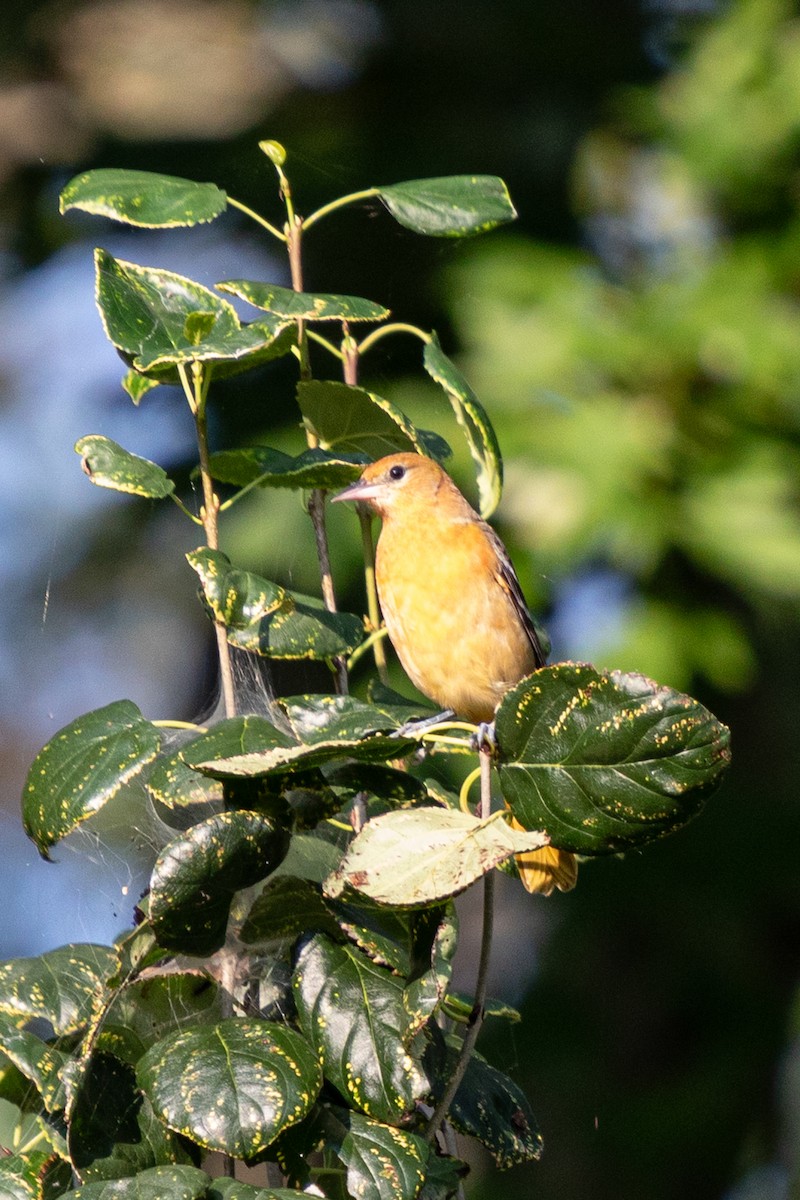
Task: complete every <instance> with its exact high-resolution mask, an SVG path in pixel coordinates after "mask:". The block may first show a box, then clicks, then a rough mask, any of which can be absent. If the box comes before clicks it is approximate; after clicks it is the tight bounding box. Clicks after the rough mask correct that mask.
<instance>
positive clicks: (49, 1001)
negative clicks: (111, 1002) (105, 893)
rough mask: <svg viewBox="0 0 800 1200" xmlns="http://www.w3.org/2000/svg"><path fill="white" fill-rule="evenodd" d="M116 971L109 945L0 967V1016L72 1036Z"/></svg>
mask: <svg viewBox="0 0 800 1200" xmlns="http://www.w3.org/2000/svg"><path fill="white" fill-rule="evenodd" d="M116 967H117V955H116V953H115V951H114V950H112V949H111V948H110V947H109V946H96V945H93V944H91V943H88V942H87V943H75V944H72V945H69V946H62V947H61V948H60V949H58V950H49V951H47V952H46V953H45V954H41V955H39V956H38V957H37V958H11V959H8V960H7V961H6V962H3V963H0V1012H3V1013H8V1014H9V1015H10V1016H15V1017H23V1018H24V1019H25V1020H26V1021H28V1020H32V1019H33V1018H34V1017H42V1018H44V1019H45V1020H47V1021H49V1022H50V1024H51V1025H52V1026H53V1030H54V1032H55V1033H56V1034H59V1035H63V1034H67V1033H75V1032H76V1031H77V1030H79V1029H82V1028H83V1027H84V1025H85V1024H86V1023H87V1022H88V1020H89V1018H90V1017H91V1014H92V1010H93V1007H94V1004H95V1002H96V1000H97V997H98V994H102V992H103V989H104V988H105V985H106V981H107V980H108V979H109V977H110V976H111V975H113V974H114V971H115V970H116Z"/></svg>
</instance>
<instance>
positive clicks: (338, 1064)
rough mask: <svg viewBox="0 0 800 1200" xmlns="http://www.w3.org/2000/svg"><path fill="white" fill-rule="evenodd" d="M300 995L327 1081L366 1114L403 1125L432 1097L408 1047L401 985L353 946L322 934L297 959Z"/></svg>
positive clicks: (305, 1025) (296, 979)
mask: <svg viewBox="0 0 800 1200" xmlns="http://www.w3.org/2000/svg"><path fill="white" fill-rule="evenodd" d="M294 992H295V1001H296V1003H297V1011H298V1016H299V1018H300V1027H301V1028H302V1029H303V1030H304V1031H305V1033H306V1034H307V1036H308V1038H309V1039H310V1041H311V1042H312V1044H313V1045H314V1046H315V1047H316V1049H317V1053H318V1054H319V1056H320V1059H321V1060H322V1069H323V1073H324V1075H325V1078H326V1079H327V1080H329V1082H330V1083H332V1084H333V1085H334V1087H336V1088H338V1090H339V1091H340V1092H341V1094H342V1095H343V1096H346V1097H347V1098H348V1100H349V1101H350V1102H351V1103H352V1104H354V1105H355V1106H356V1107H358V1108H360V1109H361V1110H362V1111H363V1112H364V1113H366V1114H367V1116H371V1117H374V1118H375V1119H376V1120H378V1121H385V1122H386V1123H388V1124H390V1125H397V1124H400V1123H401V1122H402V1121H403V1120H404V1119H405V1118H406V1117H407V1116H408V1115H409V1114H410V1113H411V1112H412V1111H413V1110H414V1107H415V1105H416V1103H417V1101H418V1100H422V1099H424V1098H425V1097H426V1096H427V1095H428V1094H429V1092H430V1085H429V1083H428V1080H427V1078H426V1076H425V1074H424V1072H423V1070H422V1066H421V1064H420V1062H419V1060H418V1059H417V1057H416V1056H415V1055H414V1052H413V1049H412V1048H411V1047H410V1045H409V1044H408V1043H409V1042H410V1040H411V1036H412V1033H413V1029H412V1025H411V1022H410V1021H409V1018H408V1015H407V1013H406V1011H405V1009H404V1007H403V984H402V981H401V980H399V979H398V978H397V977H396V976H394V975H392V974H391V973H390V972H389V971H387V970H385V969H384V968H383V967H379V966H377V965H376V964H375V963H374V962H372V961H371V960H370V959H369V958H367V957H366V956H365V955H363V954H361V952H360V951H359V950H357V949H356V948H355V947H354V946H351V945H348V944H344V945H340V944H338V943H335V942H332V941H331V940H330V939H329V938H327V937H325V935H324V934H320V933H318V934H315V935H314V936H313V937H311V938H310V939H309V940H308V941H307V942H306V944H305V945H304V946H303V948H302V950H301V951H300V954H299V955H298V958H297V963H296V966H295V972H294Z"/></svg>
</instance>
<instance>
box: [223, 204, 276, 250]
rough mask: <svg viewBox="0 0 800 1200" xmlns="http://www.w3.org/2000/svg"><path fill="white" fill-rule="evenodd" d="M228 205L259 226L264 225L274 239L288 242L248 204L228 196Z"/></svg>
mask: <svg viewBox="0 0 800 1200" xmlns="http://www.w3.org/2000/svg"><path fill="white" fill-rule="evenodd" d="M228 204H230V206H231V208H238V209H239V212H243V213H244V214H245V215H246V216H248V217H250V219H251V220H252V221H257V222H258V224H259V225H262V226H263V227H264V229H266V230H267V232H268V233H271V234H272V236H273V237H276V238H278V240H279V241H281V242H285V241H286V235H285V234H283V233H281V231H280V229H276V227H275V226H274V225H271V224H270V222H269V221H268V220H267V219H266V218H265V217H262V216H260V215H259V213H257V212H254V211H253V209H252V208H248V207H247V205H246V204H242V202H241V201H240V200H234V198H233V196H228Z"/></svg>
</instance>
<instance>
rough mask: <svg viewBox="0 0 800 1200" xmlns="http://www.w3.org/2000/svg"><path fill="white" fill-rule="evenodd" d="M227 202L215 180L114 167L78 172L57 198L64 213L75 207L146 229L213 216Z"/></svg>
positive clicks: (211, 217)
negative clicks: (208, 181) (198, 180)
mask: <svg viewBox="0 0 800 1200" xmlns="http://www.w3.org/2000/svg"><path fill="white" fill-rule="evenodd" d="M227 206H228V198H227V196H226V195H225V193H224V192H223V191H222V190H221V189H220V188H218V187H217V186H216V184H214V183H194V182H193V181H192V180H191V179H178V178H177V177H176V176H174V175H157V174H154V173H151V172H150V171H127V170H121V169H119V168H116V167H111V168H109V167H100V168H98V169H97V170H95V171H86V172H84V174H82V175H76V176H75V178H74V179H71V180H70V181H69V183H68V184H67V186H66V187H65V188H64V190H63V191H62V193H61V196H60V199H59V211H60V212H62V213H65V212H68V211H69V210H70V209H71V208H79V209H82V210H83V212H89V213H97V214H98V215H99V216H101V217H112V218H113V219H114V220H116V221H124V222H125V224H126V225H138V226H142V227H144V228H146V229H156V228H171V227H174V226H176V225H198V224H201V223H203V222H206V221H213V220H214V218H215V217H218V216H219V214H220V213H222V212H224V211H225V209H226V208H227Z"/></svg>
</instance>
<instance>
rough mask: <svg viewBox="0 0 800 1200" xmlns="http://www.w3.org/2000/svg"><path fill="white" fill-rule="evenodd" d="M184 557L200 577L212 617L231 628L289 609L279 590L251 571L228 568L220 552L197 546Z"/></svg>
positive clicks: (281, 589)
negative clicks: (196, 548)
mask: <svg viewBox="0 0 800 1200" xmlns="http://www.w3.org/2000/svg"><path fill="white" fill-rule="evenodd" d="M186 558H187V561H188V563H189V566H190V567H191V568H192V570H194V571H196V572H197V574H198V576H199V577H200V584H201V586H202V589H203V596H204V597H205V601H206V604H208V606H209V608H210V609H211V611H212V613H213V614H214V616H215V618H216V619H217V620H218V621H221V622H222V624H223V625H226V626H228V627H229V628H231V629H247V628H248V627H249V626H250V625H252V624H253V622H254V621H260V620H261V618H262V617H265V616H267V614H268V613H272V612H275V611H276V610H278V609H285V608H287V607H289V608H290V607H291V601H289V600H288V599H287V594H286V592H285V591H284V589H283V588H282V587H280V586H279V585H278V584H277V583H270V581H269V580H268V579H262V577H261V576H260V575H254V574H253V572H252V571H241V570H239V568H238V567H233V566H231V560H230V559H229V558H228V556H227V555H226V554H223V553H222V551H220V550H209V549H208V547H207V546H201V547H200V549H198V550H192V551H190V552H189V553H188V554H187V555H186Z"/></svg>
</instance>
